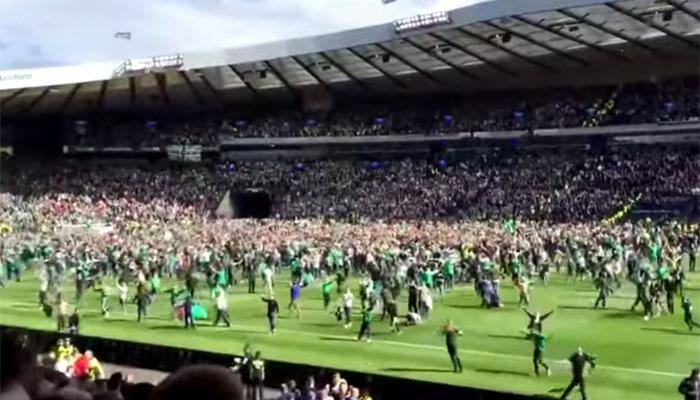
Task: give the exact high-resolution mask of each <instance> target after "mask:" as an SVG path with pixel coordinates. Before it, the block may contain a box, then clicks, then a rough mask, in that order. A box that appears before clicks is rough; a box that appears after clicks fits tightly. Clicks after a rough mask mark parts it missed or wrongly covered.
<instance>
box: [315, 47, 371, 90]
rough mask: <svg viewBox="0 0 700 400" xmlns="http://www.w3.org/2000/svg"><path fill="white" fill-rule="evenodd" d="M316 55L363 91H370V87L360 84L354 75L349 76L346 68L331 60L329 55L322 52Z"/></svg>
mask: <svg viewBox="0 0 700 400" xmlns="http://www.w3.org/2000/svg"><path fill="white" fill-rule="evenodd" d="M318 55H319V56H321V58H323V59H324V60H326V61H328V63H329V64H331V65H332V66H334V67H335V68H337V69H338V71H340V72H342V73H343V74H345V76H347V77H348V78H350V80H351V81H353V82H355V83H356V84H357V86H359V87H361V88H362V89H365V90H367V89H370V87H369V86H367V84H365V83H364V82H362V81H361V80H360V79H359V78H358V77H356V76H355V75H353V74H351V73H350V72H348V70H347V68H345V67H343V66H342V65H341V64H340V63H338V62H336V61H335V60H334V59H333V58H331V56H330V55H328V54H326V53H325V52H323V51H322V52H319V53H318Z"/></svg>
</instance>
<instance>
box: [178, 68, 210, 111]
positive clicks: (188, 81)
mask: <svg viewBox="0 0 700 400" xmlns="http://www.w3.org/2000/svg"><path fill="white" fill-rule="evenodd" d="M180 76H181V77H182V79H184V80H185V83H186V84H187V87H188V88H189V89H190V92H192V94H193V95H194V97H195V98H197V101H198V102H199V104H200V105H202V106H203V105H205V104H206V102H205V101H204V97H202V94H201V93H199V90H198V89H197V88H196V87H195V86H194V84H193V83H192V79H190V77H189V76H187V73H186V72H185V71H180Z"/></svg>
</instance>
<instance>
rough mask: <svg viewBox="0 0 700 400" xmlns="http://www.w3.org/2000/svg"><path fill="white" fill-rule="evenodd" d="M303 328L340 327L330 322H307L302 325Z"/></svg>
mask: <svg viewBox="0 0 700 400" xmlns="http://www.w3.org/2000/svg"><path fill="white" fill-rule="evenodd" d="M302 325H303V326H316V327H319V328H330V327H333V326H341V325H339V324H334V323H332V322H307V323H302Z"/></svg>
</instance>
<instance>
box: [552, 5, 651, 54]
mask: <svg viewBox="0 0 700 400" xmlns="http://www.w3.org/2000/svg"><path fill="white" fill-rule="evenodd" d="M557 11H558V12H559V13H560V14H563V15H566V16H567V17H569V18H573V19H575V20H577V21H578V22H581V23H583V24H586V25H588V26H592V27H593V28H595V29H598V30H599V31H602V32H605V33H607V34H608V35H612V36H615V37H616V38H618V39H622V40H624V41H626V42H629V43H632V44H633V45H635V46H637V47H639V48H640V49H644V50H646V51H648V52H650V53H652V54H655V55H657V56H663V55H664V53H663V52H662V51H660V50H657V49H655V48H653V47H650V46H649V45H647V44H646V43H644V42H641V41H639V40H637V39H635V38H633V37H632V36H630V35H628V34H626V33H623V32H622V31H617V30H615V29H612V28H609V27H607V26H605V24H604V23H598V22H595V21H593V20H592V19H590V18H588V14H586V15H578V14H576V13H574V12H572V11H569V10H566V9H559V10H557Z"/></svg>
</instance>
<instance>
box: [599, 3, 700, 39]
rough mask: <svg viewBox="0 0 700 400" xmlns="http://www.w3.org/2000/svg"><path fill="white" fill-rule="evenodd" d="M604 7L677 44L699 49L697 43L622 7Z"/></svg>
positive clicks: (609, 4) (611, 5) (611, 4)
mask: <svg viewBox="0 0 700 400" xmlns="http://www.w3.org/2000/svg"><path fill="white" fill-rule="evenodd" d="M605 5H606V6H608V7H609V8H612V9H613V10H615V11H617V12H619V13H620V14H624V15H626V16H628V17H630V18H632V19H634V20H637V21H639V22H641V23H643V24H644V25H647V26H650V27H652V28H654V29H656V30H657V31H659V32H663V33H665V34H666V35H668V36H669V37H672V38H674V39H676V40H678V41H679V42H683V43H685V44H686V45H688V46H690V47H692V48H695V49H700V45H699V44H698V43H696V42H693V41H692V40H690V39H688V38H686V37H683V36H681V35H679V34H678V33H676V32H674V31H672V30H670V29H668V28H666V27H665V26H662V25H659V24H657V23H656V22H654V21H649V20H646V19H644V18H642V17H640V16H639V15H637V14H634V13H633V12H632V11H631V10H628V9H626V8H624V7H620V6H619V5H617V4H615V3H605Z"/></svg>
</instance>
